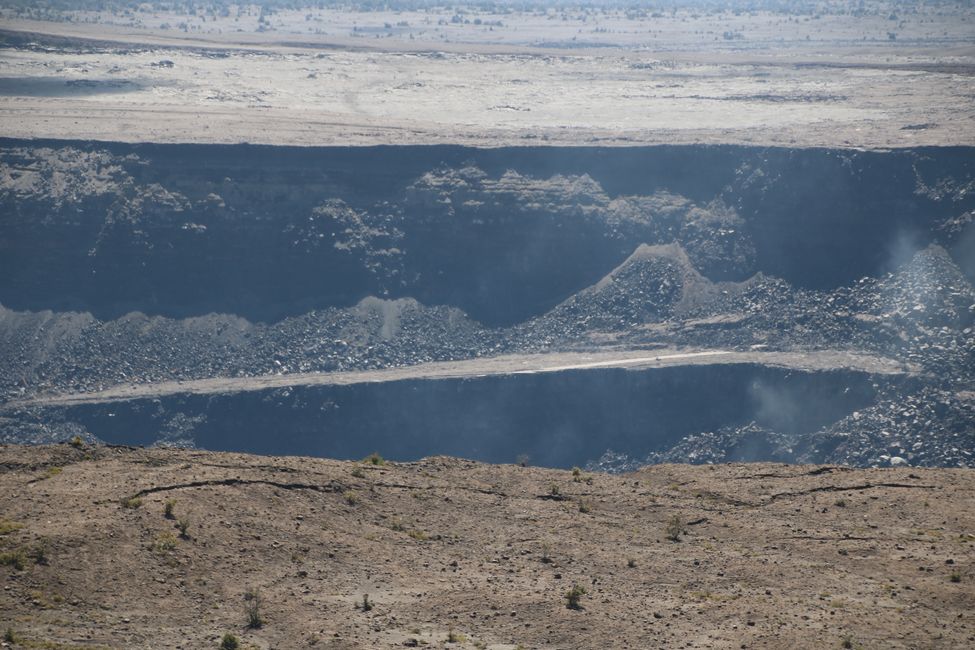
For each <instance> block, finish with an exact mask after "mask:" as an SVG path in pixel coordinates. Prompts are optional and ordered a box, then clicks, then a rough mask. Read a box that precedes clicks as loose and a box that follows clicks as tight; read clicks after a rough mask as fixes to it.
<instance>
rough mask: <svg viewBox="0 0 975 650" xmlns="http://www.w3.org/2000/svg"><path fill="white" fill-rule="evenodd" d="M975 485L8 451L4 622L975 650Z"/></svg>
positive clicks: (212, 639)
mask: <svg viewBox="0 0 975 650" xmlns="http://www.w3.org/2000/svg"><path fill="white" fill-rule="evenodd" d="M972 478H973V476H972V473H971V471H968V470H944V469H937V470H934V469H918V468H903V469H886V470H849V469H843V468H837V467H808V466H806V467H803V466H783V465H757V464H754V465H724V466H711V467H707V466H703V467H688V466H675V465H662V466H656V467H653V468H650V469H646V470H643V471H640V472H637V473H633V474H628V475H622V476H607V475H601V474H596V475H588V474H585V473H580V474H579V475H577V476H573V474H572V473H570V472H565V471H555V470H544V469H537V468H523V467H518V466H510V465H506V466H494V465H483V464H478V463H473V462H469V461H464V460H458V459H450V458H431V459H427V460H424V461H421V462H418V463H410V464H372V463H350V462H335V461H329V460H314V459H306V458H270V457H255V456H245V455H236V454H215V453H204V452H190V451H178V450H159V449H155V450H143V449H132V448H108V447H94V448H93V447H85V446H81V445H79V446H78V447H72V446H70V445H63V446H56V447H20V446H7V447H2V448H0V519H2V521H0V546H2V549H0V552H2V553H3V555H2V556H0V557H3V558H4V563H5V564H6V566H0V579H2V580H3V582H4V587H3V590H2V591H0V625H2V626H3V628H4V629H6V628H7V627H9V628H10V634H9V636H8V639H9V638H11V637H12V638H14V639H15V641H14V642H12V643H10V642H9V641H8V642H7V643H6V645H8V646H10V647H16V648H21V647H25V648H27V647H29V648H82V647H85V648H87V647H111V648H216V647H217V646H218V645H219V643H220V640H221V638H222V637H223V635H224V634H226V633H231V634H234V635H236V636H237V637H239V638H240V639H241V642H242V647H255V648H299V647H309V646H311V647H326V648H357V647H396V646H399V647H402V646H404V645H405V646H429V647H454V648H464V647H495V648H514V647H519V646H521V647H526V648H570V647H571V648H596V647H631V648H649V647H662V648H675V647H682V646H686V647H712V648H731V647H734V648H739V647H748V648H755V647H769V648H782V647H804V648H839V647H855V648H918V647H923V648H960V647H965V646H968V645H970V644H971V643H972V642H973V641H975V613H973V612H975V589H973V587H972V583H973V580H975V572H973V569H972V563H973V560H975V535H973V533H975V488H973V481H972ZM123 500H124V503H123ZM167 501H172V502H173V506H172V510H173V513H172V515H173V518H172V519H169V518H167V517H166V516H165V513H164V508H165V503H166V502H167ZM675 519H676V523H675V525H674V526H673V531H672V532H674V533H676V537H678V538H679V541H672V540H670V539H668V537H667V535H668V523H669V522H671V521H672V520H675ZM180 523H182V524H185V526H184V527H185V532H186V535H185V536H183V537H181V536H180V535H179V525H180ZM573 585H578V586H580V587H582V588H584V589H585V590H586V593H585V595H583V596H582V597H581V601H580V607H579V608H578V609H570V608H568V607H567V606H566V601H565V598H564V595H565V593H566V592H567V591H568V590H569V589H570V588H571V587H572V586H573ZM249 590H258V591H259V592H260V596H261V601H260V606H259V608H258V612H257V613H258V614H259V617H260V618H261V619H263V625H262V626H261V627H259V628H247V627H246V624H247V616H246V614H245V608H246V607H247V606H248V602H254V601H253V599H252V600H251V601H247V600H245V594H246V593H247V592H248V591H249ZM365 594H368V595H369V602H370V603H372V605H373V606H372V608H371V609H369V610H365V609H363V608H362V607H361V603H362V599H363V596H364V595H365Z"/></svg>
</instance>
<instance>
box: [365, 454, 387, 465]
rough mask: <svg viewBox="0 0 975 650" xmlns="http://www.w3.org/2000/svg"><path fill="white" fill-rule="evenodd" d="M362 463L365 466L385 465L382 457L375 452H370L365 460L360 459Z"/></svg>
mask: <svg viewBox="0 0 975 650" xmlns="http://www.w3.org/2000/svg"><path fill="white" fill-rule="evenodd" d="M362 462H363V463H365V464H367V465H385V464H386V460H385V459H384V458H383V457H382V456H380V455H379V454H377V453H376V452H372V453H371V454H369V455H368V456H366V457H365V458H363V459H362Z"/></svg>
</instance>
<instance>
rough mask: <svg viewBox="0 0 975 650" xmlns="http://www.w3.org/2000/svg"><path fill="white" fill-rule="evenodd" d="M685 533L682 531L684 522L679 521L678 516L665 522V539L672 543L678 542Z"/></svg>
mask: <svg viewBox="0 0 975 650" xmlns="http://www.w3.org/2000/svg"><path fill="white" fill-rule="evenodd" d="M686 532H687V531H686V530H685V529H684V520H683V519H681V517H680V515H674V516H673V517H671V518H670V521H668V522H667V531H666V533H667V539H669V540H670V541H672V542H679V541H680V536H681V535H683V534H685V533H686Z"/></svg>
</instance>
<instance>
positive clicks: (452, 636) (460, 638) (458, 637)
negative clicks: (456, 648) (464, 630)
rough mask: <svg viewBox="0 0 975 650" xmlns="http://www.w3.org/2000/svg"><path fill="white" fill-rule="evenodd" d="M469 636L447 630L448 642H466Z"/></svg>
mask: <svg viewBox="0 0 975 650" xmlns="http://www.w3.org/2000/svg"><path fill="white" fill-rule="evenodd" d="M466 642H467V636H466V635H464V634H461V633H460V632H455V631H453V630H448V631H447V643H466Z"/></svg>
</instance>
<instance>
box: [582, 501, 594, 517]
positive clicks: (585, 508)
mask: <svg viewBox="0 0 975 650" xmlns="http://www.w3.org/2000/svg"><path fill="white" fill-rule="evenodd" d="M579 512H581V513H583V514H586V513H589V512H592V499H579Z"/></svg>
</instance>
